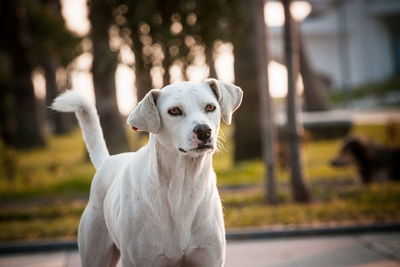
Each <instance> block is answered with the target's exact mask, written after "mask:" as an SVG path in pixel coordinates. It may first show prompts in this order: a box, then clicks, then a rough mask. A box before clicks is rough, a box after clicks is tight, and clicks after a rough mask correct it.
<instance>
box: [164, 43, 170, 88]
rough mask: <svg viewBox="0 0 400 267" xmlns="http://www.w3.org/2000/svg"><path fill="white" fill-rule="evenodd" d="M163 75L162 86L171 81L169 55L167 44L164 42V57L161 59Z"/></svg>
mask: <svg viewBox="0 0 400 267" xmlns="http://www.w3.org/2000/svg"><path fill="white" fill-rule="evenodd" d="M162 65H163V69H164V75H163V86H167V85H168V84H170V83H171V75H170V74H169V68H170V67H171V57H170V55H169V51H168V46H167V44H165V49H164V59H163V61H162Z"/></svg>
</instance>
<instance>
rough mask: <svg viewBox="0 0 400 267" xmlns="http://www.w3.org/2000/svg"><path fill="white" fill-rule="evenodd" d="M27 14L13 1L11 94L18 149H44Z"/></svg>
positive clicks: (11, 22)
mask: <svg viewBox="0 0 400 267" xmlns="http://www.w3.org/2000/svg"><path fill="white" fill-rule="evenodd" d="M25 14H26V12H25V13H24V12H23V7H22V6H21V4H20V3H19V2H18V1H12V4H11V9H10V17H9V18H10V25H9V26H8V30H9V36H10V42H11V43H12V45H11V46H10V47H11V58H12V63H13V69H12V70H13V78H14V81H15V82H14V85H13V92H14V101H15V106H16V108H15V116H16V136H15V146H16V147H17V148H22V149H24V148H33V147H43V146H44V145H45V139H44V135H43V132H42V128H41V126H42V125H41V124H40V121H39V117H38V109H37V103H36V98H35V93H34V89H33V83H32V77H31V74H32V62H31V59H30V51H29V50H30V45H29V44H30V42H31V40H30V36H29V34H28V31H27V28H26V27H27V25H26V19H27V18H26V17H24V16H25Z"/></svg>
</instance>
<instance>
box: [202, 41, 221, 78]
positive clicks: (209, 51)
mask: <svg viewBox="0 0 400 267" xmlns="http://www.w3.org/2000/svg"><path fill="white" fill-rule="evenodd" d="M213 50H214V45H213V44H212V43H210V44H206V47H205V52H206V63H207V65H208V68H209V73H208V77H210V78H215V79H217V78H218V77H217V71H216V70H215V62H214V57H213Z"/></svg>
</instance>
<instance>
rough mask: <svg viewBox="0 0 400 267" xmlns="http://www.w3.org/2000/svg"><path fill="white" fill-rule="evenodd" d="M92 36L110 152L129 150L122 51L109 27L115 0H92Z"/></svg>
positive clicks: (97, 92)
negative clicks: (119, 71)
mask: <svg viewBox="0 0 400 267" xmlns="http://www.w3.org/2000/svg"><path fill="white" fill-rule="evenodd" d="M88 5H89V20H90V23H91V32H90V38H91V41H92V49H93V51H92V52H93V63H92V74H93V84H94V90H95V96H96V107H97V111H98V113H99V117H100V123H101V126H102V128H103V132H104V138H105V140H106V143H107V147H108V149H109V151H110V154H115V153H120V152H124V151H128V150H129V145H128V140H127V138H126V135H125V130H124V126H123V125H124V124H123V123H122V117H121V115H120V113H119V110H118V104H117V96H116V84H115V72H116V68H117V65H118V55H117V52H116V51H113V50H112V49H111V47H110V36H109V31H110V29H111V26H113V25H114V24H115V21H114V16H113V12H114V10H115V7H116V2H115V1H113V0H89V1H88Z"/></svg>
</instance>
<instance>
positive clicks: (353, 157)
mask: <svg viewBox="0 0 400 267" xmlns="http://www.w3.org/2000/svg"><path fill="white" fill-rule="evenodd" d="M330 163H331V165H332V166H335V167H341V166H347V165H350V164H354V165H356V167H357V169H358V172H359V174H360V177H361V181H362V183H364V184H368V183H370V182H373V181H388V180H396V181H400V149H399V148H390V147H386V146H383V145H379V144H376V143H374V142H371V141H368V140H366V139H364V138H361V137H355V136H349V137H346V138H345V139H344V140H343V143H342V146H341V148H340V150H339V153H338V155H337V156H336V157H335V158H333V159H332V160H331V162H330Z"/></svg>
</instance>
